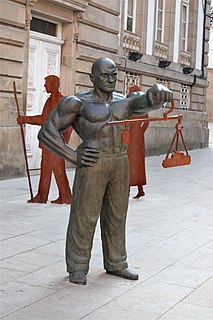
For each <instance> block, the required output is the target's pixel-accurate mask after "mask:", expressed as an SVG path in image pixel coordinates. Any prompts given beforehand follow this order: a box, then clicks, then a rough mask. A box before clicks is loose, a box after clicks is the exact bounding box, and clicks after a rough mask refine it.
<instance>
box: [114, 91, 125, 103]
mask: <svg viewBox="0 0 213 320" xmlns="http://www.w3.org/2000/svg"><path fill="white" fill-rule="evenodd" d="M122 99H125V96H124V95H123V94H121V93H119V92H113V101H118V100H122Z"/></svg>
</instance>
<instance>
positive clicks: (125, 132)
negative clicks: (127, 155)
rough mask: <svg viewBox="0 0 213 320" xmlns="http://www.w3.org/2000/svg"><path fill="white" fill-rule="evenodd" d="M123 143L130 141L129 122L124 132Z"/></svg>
mask: <svg viewBox="0 0 213 320" xmlns="http://www.w3.org/2000/svg"><path fill="white" fill-rule="evenodd" d="M122 143H123V144H128V143H129V125H128V124H125V126H124V129H123V132H122Z"/></svg>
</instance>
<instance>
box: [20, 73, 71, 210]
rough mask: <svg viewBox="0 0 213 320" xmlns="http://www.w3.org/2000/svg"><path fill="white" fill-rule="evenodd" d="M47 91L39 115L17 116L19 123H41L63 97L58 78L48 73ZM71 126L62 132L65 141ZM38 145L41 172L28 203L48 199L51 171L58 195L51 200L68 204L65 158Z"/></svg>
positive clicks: (69, 193)
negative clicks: (36, 190) (35, 189)
mask: <svg viewBox="0 0 213 320" xmlns="http://www.w3.org/2000/svg"><path fill="white" fill-rule="evenodd" d="M44 87H45V89H46V91H47V93H50V97H49V98H48V99H47V101H46V103H45V105H44V108H43V112H42V114H41V115H36V116H19V117H18V118H17V121H18V123H19V124H25V123H27V124H32V125H39V126H41V125H43V123H44V122H45V120H46V118H47V117H48V115H49V113H50V112H51V111H52V110H53V109H54V108H55V107H56V105H57V104H58V102H59V100H60V99H61V98H62V97H63V96H62V94H61V92H60V91H59V87H60V79H59V77H57V76H55V75H49V76H47V77H46V78H45V85H44ZM71 132H72V128H71V127H69V128H68V129H67V130H66V131H64V132H63V137H64V140H65V142H66V143H68V141H69V138H70V135H71ZM39 147H40V148H41V149H42V156H41V174H40V181H39V186H38V193H37V195H36V196H35V197H34V198H32V199H30V200H28V202H29V203H46V202H47V200H48V194H49V190H50V184H51V179H52V173H53V174H54V176H55V180H56V184H57V187H58V191H59V196H58V198H57V199H56V200H53V201H51V203H55V204H63V203H66V204H70V203H71V202H72V193H71V189H70V187H69V181H68V178H67V175H66V170H65V160H64V159H62V158H60V157H59V156H57V155H55V154H53V153H52V152H50V151H49V150H47V149H46V148H45V147H44V146H43V145H42V144H41V143H39Z"/></svg>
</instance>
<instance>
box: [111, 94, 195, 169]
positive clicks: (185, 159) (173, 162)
mask: <svg viewBox="0 0 213 320" xmlns="http://www.w3.org/2000/svg"><path fill="white" fill-rule="evenodd" d="M173 110H174V100H172V101H171V107H170V108H169V110H168V111H167V112H164V114H163V117H161V118H140V119H130V120H119V121H110V122H107V126H113V125H118V124H124V129H123V135H122V143H125V144H127V143H128V138H129V137H128V136H129V133H128V130H129V125H130V124H134V123H143V122H154V121H168V120H175V119H177V120H178V122H177V124H176V126H175V128H176V132H175V135H174V138H173V140H172V143H171V145H170V147H169V150H168V153H167V155H166V158H165V160H163V163H162V166H163V167H164V168H169V167H176V166H183V165H187V164H190V162H191V157H190V156H189V154H188V151H187V149H186V145H185V142H184V139H183V134H182V128H183V127H179V125H180V124H181V121H182V118H183V116H182V115H181V114H179V115H175V116H168V114H169V113H170V112H172V111H173ZM179 136H180V137H181V139H182V142H183V146H184V149H185V152H186V154H184V152H180V151H179V150H178V143H179ZM175 140H176V149H175V150H174V152H173V154H172V155H171V157H170V158H169V154H170V152H171V149H172V146H173V144H174V142H175Z"/></svg>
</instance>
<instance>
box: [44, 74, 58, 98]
mask: <svg viewBox="0 0 213 320" xmlns="http://www.w3.org/2000/svg"><path fill="white" fill-rule="evenodd" d="M44 79H45V84H44V87H45V89H46V91H47V93H54V92H58V90H59V87H60V78H59V77H57V76H55V75H52V74H51V75H49V76H47V77H45V78H44Z"/></svg>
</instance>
